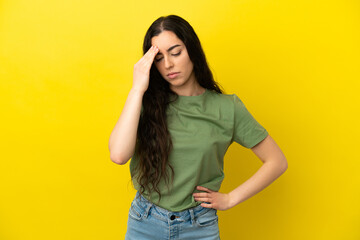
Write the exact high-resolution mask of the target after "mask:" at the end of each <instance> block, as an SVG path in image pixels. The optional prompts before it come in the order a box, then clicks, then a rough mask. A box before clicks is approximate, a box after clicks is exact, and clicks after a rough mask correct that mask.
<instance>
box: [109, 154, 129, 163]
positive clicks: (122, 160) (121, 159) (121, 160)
mask: <svg viewBox="0 0 360 240" xmlns="http://www.w3.org/2000/svg"><path fill="white" fill-rule="evenodd" d="M129 159H130V158H126V157H123V156H121V155H120V154H111V153H110V160H111V161H112V162H114V163H116V164H119V165H125V164H126V163H127V162H128V161H129Z"/></svg>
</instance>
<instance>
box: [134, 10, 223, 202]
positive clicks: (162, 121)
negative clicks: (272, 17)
mask: <svg viewBox="0 0 360 240" xmlns="http://www.w3.org/2000/svg"><path fill="white" fill-rule="evenodd" d="M162 31H172V32H173V33H175V34H176V36H177V37H178V38H179V39H180V40H182V41H183V43H184V44H185V47H186V49H187V52H188V54H189V58H190V60H191V61H192V63H193V66H194V68H193V71H194V74H195V78H196V80H197V81H198V83H199V84H200V86H202V87H204V88H207V89H209V90H212V91H214V92H217V93H219V94H220V93H223V91H222V90H221V89H220V87H219V84H218V83H216V82H215V81H214V78H213V75H212V72H211V71H210V68H209V66H208V64H207V61H206V57H205V54H204V51H203V49H202V47H201V44H200V40H199V38H198V37H197V35H196V33H195V31H194V29H193V28H192V26H191V25H190V24H189V23H188V22H187V21H186V20H184V19H183V18H181V17H179V16H177V15H168V16H162V17H159V18H158V19H156V20H155V21H154V22H153V23H152V24H151V26H150V27H149V29H148V30H147V32H146V34H145V38H144V43H143V54H145V53H146V52H147V51H148V50H149V48H150V47H151V39H152V37H154V36H158V35H159V34H160V33H161V32H162ZM172 96H174V98H172ZM170 99H172V100H170ZM176 99H177V94H176V93H175V92H174V91H172V90H171V89H170V87H169V83H168V82H167V81H166V80H165V79H164V78H163V77H162V76H161V74H160V73H159V71H158V70H157V68H156V66H155V65H154V63H153V64H152V66H151V69H150V80H149V87H148V89H147V91H146V92H145V93H144V96H143V100H142V107H143V110H142V113H141V115H140V120H139V126H138V133H137V144H136V149H135V151H136V152H137V154H138V157H139V163H138V164H137V166H136V168H135V169H136V173H137V174H136V175H137V182H138V183H139V185H140V189H139V192H140V194H143V193H144V192H145V190H147V191H148V193H149V196H151V192H152V191H156V192H157V193H158V195H159V197H160V199H161V193H160V190H159V188H158V184H159V182H160V180H161V179H162V178H164V181H165V183H166V184H167V187H168V189H169V174H170V173H169V172H168V171H171V183H173V180H174V169H173V167H172V166H171V164H170V163H169V154H170V151H171V150H172V148H173V144H172V140H171V135H170V133H169V130H168V127H167V122H166V109H167V107H168V104H169V103H170V102H171V101H175V100H176ZM131 177H134V176H131ZM150 185H151V186H150ZM160 199H159V201H160Z"/></svg>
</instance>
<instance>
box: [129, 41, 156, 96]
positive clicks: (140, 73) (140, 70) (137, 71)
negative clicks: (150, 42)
mask: <svg viewBox="0 0 360 240" xmlns="http://www.w3.org/2000/svg"><path fill="white" fill-rule="evenodd" d="M158 51H159V49H158V48H157V47H156V46H151V48H149V50H148V51H147V52H146V53H145V54H144V56H143V57H142V58H141V59H140V60H139V61H138V62H137V63H135V65H134V74H133V75H134V76H133V86H132V88H133V89H136V90H139V91H141V92H145V91H146V90H147V89H148V87H149V79H150V68H151V65H152V63H153V61H154V58H155V56H156V54H157V53H158Z"/></svg>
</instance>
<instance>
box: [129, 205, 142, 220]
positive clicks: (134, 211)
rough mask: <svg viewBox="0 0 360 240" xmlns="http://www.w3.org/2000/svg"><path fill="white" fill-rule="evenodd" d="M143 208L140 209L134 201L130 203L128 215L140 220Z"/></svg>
mask: <svg viewBox="0 0 360 240" xmlns="http://www.w3.org/2000/svg"><path fill="white" fill-rule="evenodd" d="M144 211H145V210H144V209H142V208H141V207H140V206H139V205H137V204H136V203H135V202H134V201H133V202H132V203H131V206H130V210H129V217H131V218H133V219H135V220H137V221H141V219H142V217H143V215H144Z"/></svg>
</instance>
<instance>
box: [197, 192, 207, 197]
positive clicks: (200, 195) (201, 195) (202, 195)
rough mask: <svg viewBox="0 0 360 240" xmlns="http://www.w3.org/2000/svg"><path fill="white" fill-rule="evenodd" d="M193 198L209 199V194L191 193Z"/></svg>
mask: <svg viewBox="0 0 360 240" xmlns="http://www.w3.org/2000/svg"><path fill="white" fill-rule="evenodd" d="M193 196H194V197H210V193H207V192H201V193H193Z"/></svg>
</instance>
